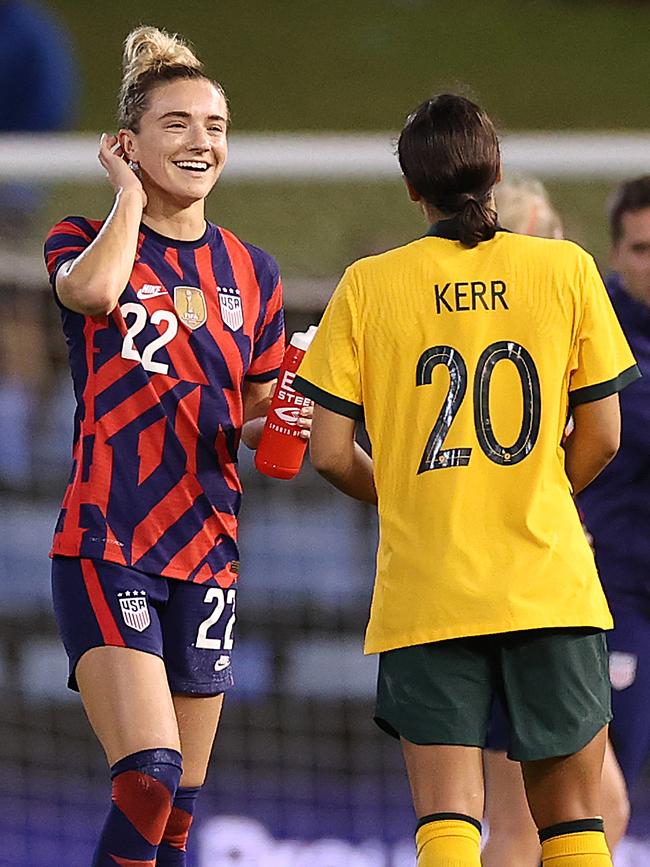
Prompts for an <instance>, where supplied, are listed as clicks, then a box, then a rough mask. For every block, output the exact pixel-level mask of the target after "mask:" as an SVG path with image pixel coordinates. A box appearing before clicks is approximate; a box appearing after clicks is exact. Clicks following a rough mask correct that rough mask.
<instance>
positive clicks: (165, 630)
mask: <svg viewBox="0 0 650 867" xmlns="http://www.w3.org/2000/svg"><path fill="white" fill-rule="evenodd" d="M52 595H53V599H54V613H55V616H56V619H57V623H58V626H59V632H60V634H61V638H62V640H63V644H64V646H65V649H66V653H67V654H68V661H69V671H70V675H69V679H68V686H69V687H70V688H71V689H74V690H78V688H79V687H78V686H77V681H76V678H75V669H76V667H77V663H78V662H79V660H80V659H81V657H82V656H83V654H84V653H85V652H86V651H87V650H90V649H91V648H93V647H107V646H109V647H131V648H133V649H135V650H142V651H144V652H145V653H153V654H154V655H155V656H159V657H160V658H161V659H162V660H163V662H164V663H165V668H166V670H167V678H168V680H169V687H170V689H171V691H172V692H178V693H184V694H187V695H218V694H219V693H222V692H224V691H225V690H226V689H228V688H229V687H231V686H233V684H234V680H233V675H232V670H231V657H232V651H233V627H234V625H235V604H236V598H237V591H236V589H235V587H228V588H221V587H215V586H212V585H210V586H206V585H203V584H194V583H191V582H189V581H180V580H178V579H177V578H163V577H161V576H159V575H150V574H148V573H146V572H139V571H138V570H137V569H132V568H130V567H128V566H120V565H119V564H118V563H110V562H108V561H107V560H89V559H85V558H78V557H60V556H56V557H54V558H53V560H52Z"/></svg>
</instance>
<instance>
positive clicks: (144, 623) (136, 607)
mask: <svg viewBox="0 0 650 867" xmlns="http://www.w3.org/2000/svg"><path fill="white" fill-rule="evenodd" d="M117 598H118V600H119V603H120V611H121V612H122V619H123V620H124V622H125V623H126V625H127V626H130V627H131V629H135V631H136V632H144V631H145V629H146V628H147V627H148V626H149V624H150V623H151V615H150V614H149V603H148V602H147V591H146V590H125V591H124V592H123V593H118V594H117Z"/></svg>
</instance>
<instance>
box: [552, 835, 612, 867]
mask: <svg viewBox="0 0 650 867" xmlns="http://www.w3.org/2000/svg"><path fill="white" fill-rule="evenodd" d="M542 865H543V867H612V857H611V855H610V854H609V849H608V848H607V843H606V842H605V835H604V834H603V832H602V831H578V832H577V833H573V834H560V835H559V836H557V837H551V838H550V839H549V840H545V841H544V842H543V843H542Z"/></svg>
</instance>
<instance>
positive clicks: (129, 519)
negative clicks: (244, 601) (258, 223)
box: [45, 27, 308, 867]
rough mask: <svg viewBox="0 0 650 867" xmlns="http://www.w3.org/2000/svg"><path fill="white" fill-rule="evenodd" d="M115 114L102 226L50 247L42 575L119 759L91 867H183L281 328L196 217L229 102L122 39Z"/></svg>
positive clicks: (250, 251)
mask: <svg viewBox="0 0 650 867" xmlns="http://www.w3.org/2000/svg"><path fill="white" fill-rule="evenodd" d="M120 121H121V129H120V130H119V132H118V134H117V135H103V136H102V139H101V143H100V150H99V160H100V162H101V164H102V165H103V166H104V168H105V169H106V174H107V177H108V180H109V182H110V183H111V185H112V187H113V189H114V190H115V201H114V204H113V207H112V210H111V212H110V214H109V215H108V217H106V219H104V220H89V219H86V218H84V217H67V218H66V219H65V220H63V221H62V222H60V223H58V224H57V225H56V226H55V227H54V228H53V229H52V231H51V232H50V233H49V235H48V238H47V241H46V245H45V255H46V262H47V268H48V271H49V273H50V279H51V282H52V287H53V289H54V294H55V298H56V301H57V303H58V304H59V307H60V310H61V317H62V323H63V330H64V332H65V336H66V340H67V342H68V347H69V353H70V366H71V370H72V377H73V381H74V385H75V394H76V398H77V411H76V417H75V421H76V425H75V442H74V450H73V458H74V463H73V472H72V476H71V481H70V484H69V486H68V490H67V491H66V494H65V498H64V502H63V508H62V510H61V514H60V517H59V520H58V523H57V526H56V531H55V536H54V544H53V548H52V557H53V565H52V583H53V595H54V607H55V613H56V616H57V621H58V624H59V629H60V632H61V636H62V638H63V642H64V645H65V648H66V651H67V653H68V657H69V660H70V680H69V685H70V686H71V688H73V689H78V690H79V691H80V693H81V697H82V700H83V703H84V707H85V709H86V712H87V714H88V718H89V720H90V723H91V725H92V727H93V729H94V731H95V733H96V735H97V737H98V738H99V740H100V741H101V744H102V746H103V748H104V750H105V752H106V756H107V759H108V763H109V765H110V766H111V779H112V781H113V807H112V809H111V812H110V813H109V815H108V818H107V820H106V824H105V826H104V829H103V832H102V834H101V837H100V840H99V843H98V846H97V849H96V852H95V857H94V860H93V867H108V865H115V864H116V863H119V864H143V865H145V864H148V865H153V864H154V863H156V864H157V865H158V867H162V865H182V864H185V863H186V861H185V858H186V854H185V853H186V844H187V839H188V834H189V829H190V825H191V822H192V813H193V809H194V804H195V801H196V798H197V795H198V793H199V790H200V788H201V786H202V784H203V782H204V779H205V775H206V771H207V764H208V759H209V756H210V751H211V748H212V743H213V740H214V736H215V732H216V728H217V724H218V721H219V715H220V712H221V706H222V701H223V693H224V691H225V690H226V689H228V688H229V687H230V686H232V684H233V677H232V673H231V666H230V663H231V655H232V651H233V644H234V640H233V627H234V623H235V603H236V595H237V591H236V587H237V576H238V573H239V555H238V549H237V514H238V511H239V504H240V499H241V485H240V482H239V478H238V474H237V448H238V445H239V442H240V439H241V438H243V439H244V440H245V442H246V443H247V444H248V445H249V446H251V447H255V446H256V444H257V441H258V438H259V434H260V433H261V428H262V423H263V418H262V416H263V414H264V413H265V412H266V408H267V406H268V402H269V395H270V393H271V389H272V388H273V384H274V382H275V379H276V376H277V370H278V367H279V364H280V360H281V358H282V355H283V351H284V319H283V310H282V288H281V283H280V278H279V273H278V268H277V265H276V263H275V261H274V260H273V259H272V258H271V256H269V255H268V254H267V253H265V252H264V251H262V250H260V249H259V248H257V247H254V246H252V245H251V244H247V243H245V242H243V241H240V240H239V239H238V238H237V237H235V236H234V235H233V234H232V233H231V232H228V231H227V230H226V229H223V228H220V227H218V226H216V225H213V224H211V223H208V222H206V219H205V200H206V197H207V195H208V194H209V193H210V191H211V190H212V188H213V187H214V185H215V184H216V182H217V180H218V178H219V176H220V174H221V172H222V170H223V167H224V165H225V163H226V158H227V153H228V148H227V140H226V134H227V129H228V106H227V102H226V97H225V94H224V92H223V89H222V88H221V86H220V85H219V84H217V83H216V82H214V81H212V80H211V79H209V78H208V77H207V76H206V75H205V73H204V72H203V71H202V67H201V64H200V62H199V61H198V59H197V58H196V57H195V55H194V54H193V52H192V51H191V50H190V48H189V47H188V46H187V45H186V44H185V43H184V42H183V41H182V40H181V39H179V38H178V37H176V36H170V35H169V34H167V33H165V32H163V31H160V30H157V29H156V28H153V27H140V28H138V29H137V30H135V31H133V32H132V33H131V34H130V35H129V36H128V38H127V40H126V43H125V51H124V78H123V84H122V89H121V93H120ZM233 307H234V309H235V310H236V313H237V315H236V316H234V317H233V316H232V315H231V313H232V310H233ZM306 425H308V422H304V423H303V425H301V426H306Z"/></svg>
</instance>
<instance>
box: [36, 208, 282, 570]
mask: <svg viewBox="0 0 650 867" xmlns="http://www.w3.org/2000/svg"><path fill="white" fill-rule="evenodd" d="M101 227H102V223H101V222H100V221H96V220H87V219H84V218H83V217H68V218H66V219H65V220H63V221H62V222H61V223H58V224H57V225H56V226H55V227H54V228H53V229H52V230H51V232H50V233H49V235H48V237H47V240H46V242H45V258H46V264H47V269H48V272H49V274H50V280H51V282H52V285H53V286H54V283H55V278H56V274H57V271H58V269H59V268H60V267H61V265H63V263H64V262H67V261H69V260H70V259H74V258H75V257H76V256H78V255H79V254H80V253H81V252H82V251H83V250H84V249H85V248H86V247H88V246H89V245H90V244H91V243H92V241H93V240H94V239H95V238H96V237H97V234H98V232H99V231H100V229H101ZM57 300H58V299H57ZM59 306H60V307H61V316H62V321H63V331H64V333H65V338H66V342H67V344H68V351H69V358H70V366H71V371H72V380H73V384H74V390H75V396H76V401H77V408H76V413H75V426H74V446H73V467H72V475H71V478H70V482H69V484H68V488H67V491H66V493H65V497H64V499H63V505H62V509H61V514H60V516H59V520H58V523H57V526H56V530H55V534H54V544H53V547H52V554H63V555H68V556H75V557H91V558H95V559H103V560H111V561H113V562H116V563H122V564H124V565H127V566H133V567H135V568H137V569H140V570H142V571H143V572H149V573H154V574H158V575H164V576H167V577H170V578H181V579H187V580H190V581H197V582H200V583H217V584H220V585H221V586H224V585H228V584H230V583H232V582H233V581H235V580H236V575H237V572H238V550H237V514H238V511H239V504H240V499H241V484H240V481H239V476H238V472H237V448H238V446H239V439H240V434H241V428H242V424H243V399H242V389H243V386H244V383H245V381H246V380H255V381H269V380H272V379H274V378H275V377H276V376H277V373H278V368H279V367H280V363H281V359H282V355H283V352H284V314H283V308H282V286H281V282H280V277H279V273H278V268H277V265H276V263H275V261H274V260H273V259H272V257H271V256H269V255H268V254H267V253H265V252H264V251H262V250H260V249H259V248H257V247H254V246H252V245H250V244H246V243H244V242H242V241H240V240H239V239H238V238H237V237H235V235H233V234H232V233H231V232H228V231H226V230H225V229H222V228H220V227H217V226H215V225H213V224H211V223H208V224H207V227H206V230H205V233H204V235H203V237H202V238H200V239H199V240H198V241H176V240H173V239H171V238H165V237H163V236H162V235H159V234H158V233H157V232H154V231H153V230H152V229H149V228H148V227H147V226H144V225H142V226H141V229H140V237H139V242H138V252H137V255H136V259H135V264H134V266H133V271H132V272H131V276H130V279H129V283H128V284H127V286H126V288H125V289H124V291H123V292H122V294H121V295H120V298H119V301H118V305H117V306H116V308H115V309H114V310H113V312H112V313H110V314H109V315H108V316H96V317H91V316H84V315H82V314H79V313H74V312H73V311H71V310H69V309H67V308H66V307H64V306H62V305H61V304H60V302H59Z"/></svg>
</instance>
